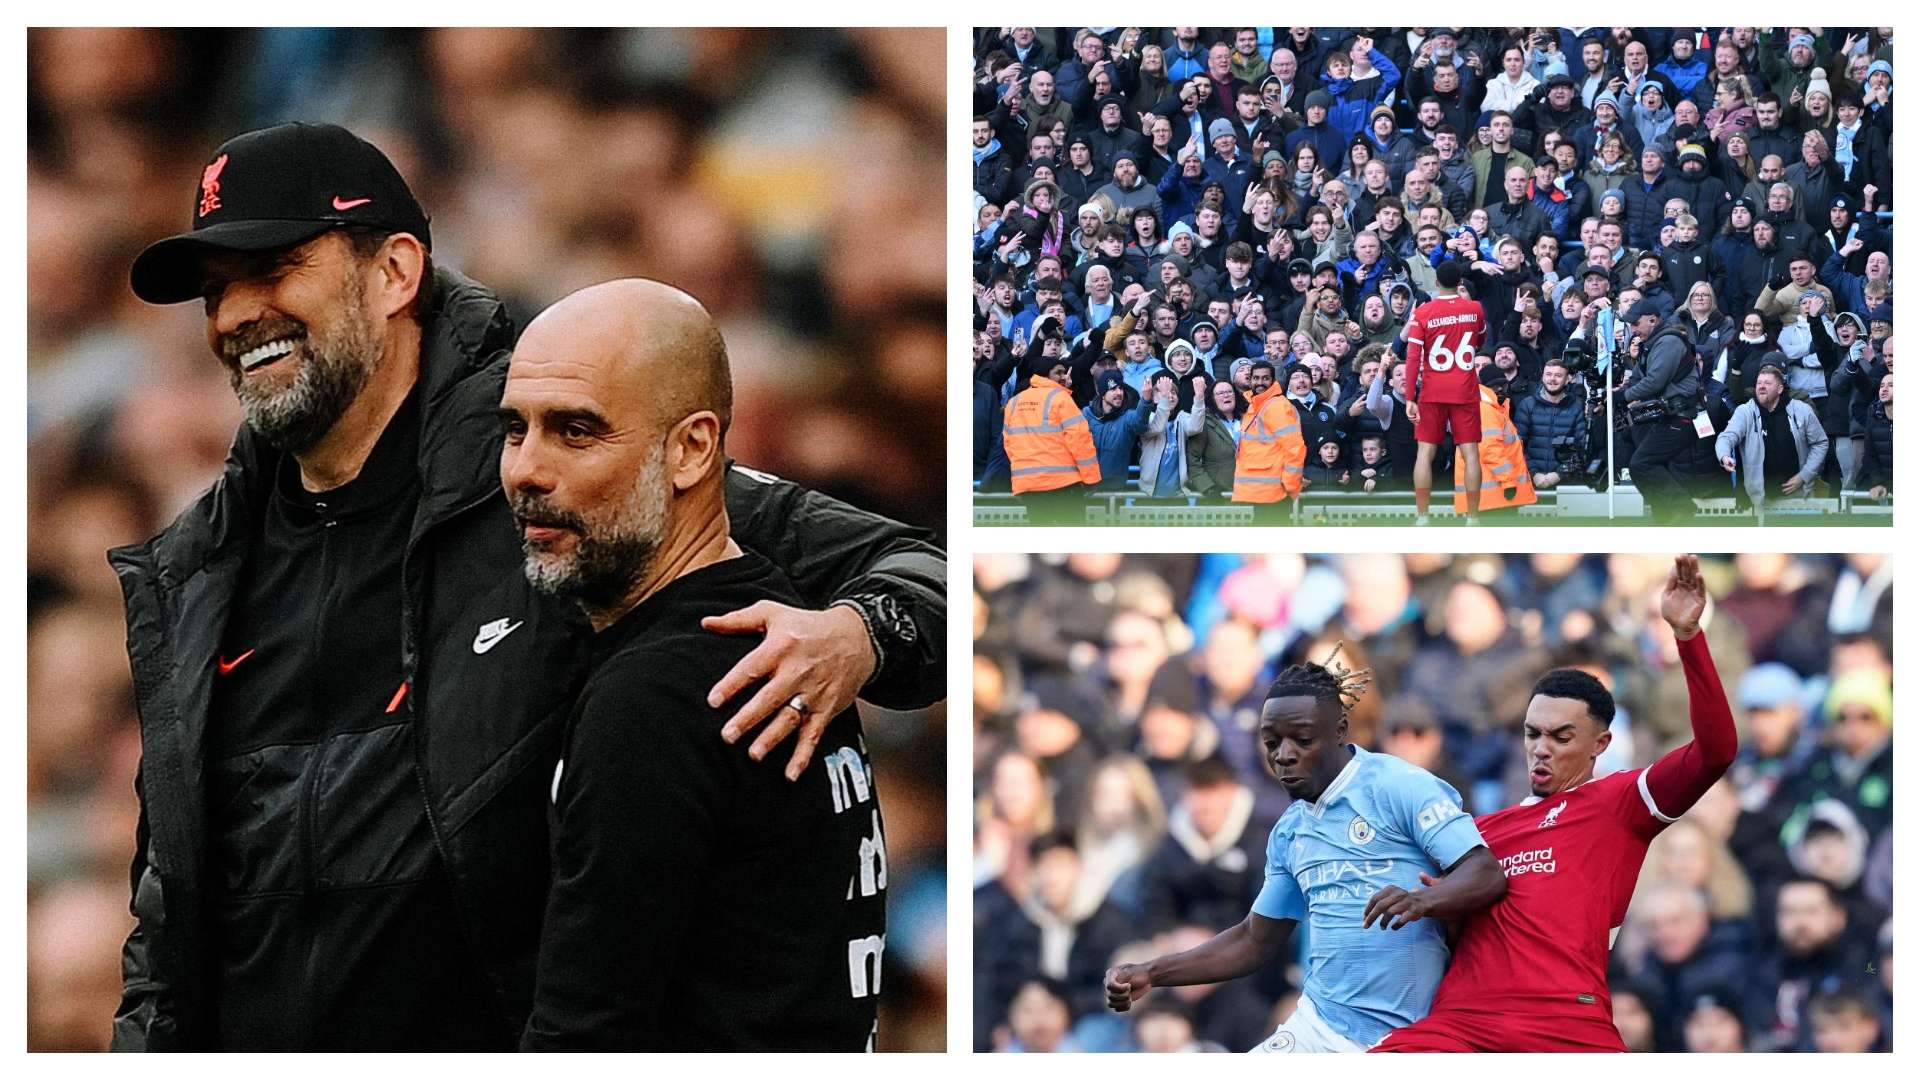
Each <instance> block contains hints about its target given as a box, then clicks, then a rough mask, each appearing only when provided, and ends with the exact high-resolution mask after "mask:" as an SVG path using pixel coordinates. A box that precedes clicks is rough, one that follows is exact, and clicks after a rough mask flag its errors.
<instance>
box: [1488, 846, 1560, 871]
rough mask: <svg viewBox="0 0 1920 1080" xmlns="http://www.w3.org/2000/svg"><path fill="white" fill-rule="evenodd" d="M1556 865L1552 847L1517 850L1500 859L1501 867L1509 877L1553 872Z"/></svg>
mask: <svg viewBox="0 0 1920 1080" xmlns="http://www.w3.org/2000/svg"><path fill="white" fill-rule="evenodd" d="M1556 865H1558V864H1557V862H1556V860H1555V859H1554V857H1553V849H1552V848H1550V847H1543V848H1533V849H1531V850H1528V851H1516V852H1514V853H1513V854H1511V855H1509V856H1507V857H1506V858H1504V859H1501V860H1500V869H1501V870H1502V871H1504V872H1505V873H1506V875H1507V876H1508V877H1519V876H1520V875H1521V874H1551V873H1553V871H1554V868H1555V866H1556Z"/></svg>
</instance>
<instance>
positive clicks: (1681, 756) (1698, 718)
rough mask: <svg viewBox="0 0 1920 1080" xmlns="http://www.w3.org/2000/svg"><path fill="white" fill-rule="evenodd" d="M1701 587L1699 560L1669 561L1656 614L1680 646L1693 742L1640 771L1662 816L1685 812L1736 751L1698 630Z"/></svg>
mask: <svg viewBox="0 0 1920 1080" xmlns="http://www.w3.org/2000/svg"><path fill="white" fill-rule="evenodd" d="M1706 606H1707V590H1706V585H1705V584H1704V583H1703V582H1702V581H1701V579H1700V559H1699V557H1698V556H1695V555H1682V556H1680V557H1678V558H1676V559H1675V560H1674V562H1673V570H1672V571H1671V572H1670V573H1669V574H1668V576H1667V588H1666V591H1665V592H1663V593H1662V594H1661V596H1660V614H1661V615H1662V616H1663V617H1664V618H1665V619H1666V620H1667V623H1668V625H1670V626H1672V627H1673V636H1674V639H1675V640H1676V641H1677V642H1678V643H1679V646H1680V666H1681V669H1682V670H1683V671H1685V672H1686V676H1687V713H1688V716H1689V717H1690V719H1691V720H1692V723H1693V741H1691V742H1689V743H1687V744H1686V745H1685V746H1680V747H1676V748H1674V749H1673V750H1670V751H1668V752H1667V754H1666V755H1665V756H1663V757H1662V758H1660V760H1658V761H1656V762H1654V763H1653V764H1652V765H1649V766H1647V768H1646V770H1645V771H1644V772H1643V773H1642V774H1641V776H1640V782H1641V784H1642V786H1643V787H1644V788H1645V791H1644V794H1646V795H1647V796H1648V797H1649V798H1650V800H1651V805H1650V806H1649V809H1650V810H1652V811H1653V813H1654V815H1655V816H1656V817H1659V818H1660V819H1661V820H1663V821H1673V820H1674V819H1676V818H1678V817H1679V816H1680V815H1681V814H1684V813H1686V812H1687V810H1688V809H1690V808H1691V807H1692V806H1693V804H1694V803H1696V802H1698V801H1699V800H1700V796H1702V795H1705V794H1706V793H1707V789H1708V788H1710V787H1712V786H1713V785H1714V782H1715V781H1716V780H1719V779H1720V777H1721V776H1722V775H1723V774H1724V773H1725V772H1726V771H1727V767H1728V766H1730V765H1732V764H1733V755H1734V753H1735V752H1736V751H1737V750H1739V748H1740V747H1739V739H1738V737H1737V736H1736V734H1735V733H1734V728H1733V710H1732V709H1731V708H1729V707H1728V705H1727V692H1726V690H1725V689H1724V688H1722V687H1721V685H1720V673H1719V672H1718V671H1716V670H1714V666H1713V656H1712V654H1711V653H1709V652H1708V651H1707V639H1706V637H1705V635H1703V634H1702V633H1701V632H1700V617H1701V615H1703V614H1704V613H1705V612H1706Z"/></svg>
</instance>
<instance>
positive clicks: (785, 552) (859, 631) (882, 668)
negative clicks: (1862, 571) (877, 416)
mask: <svg viewBox="0 0 1920 1080" xmlns="http://www.w3.org/2000/svg"><path fill="white" fill-rule="evenodd" d="M727 513H728V514H729V516H730V517H731V519H732V525H733V536H734V538H735V539H736V540H738V541H739V542H740V543H741V544H742V545H743V546H746V547H749V548H752V549H753V550H755V551H757V552H759V553H760V554H761V555H763V556H765V557H766V558H767V559H768V560H770V561H771V562H773V564H774V565H776V566H778V567H779V568H780V569H781V570H782V571H783V572H785V574H786V575H787V577H788V578H789V579H790V580H791V581H792V582H793V584H794V587H795V588H796V589H798V590H799V592H800V594H801V595H802V596H804V597H805V598H806V599H807V601H808V603H810V604H816V605H820V606H821V607H822V608H824V609H825V610H820V611H803V610H799V609H796V608H790V607H787V606H785V605H782V604H775V603H771V602H768V601H762V602H761V603H758V604H754V605H752V606H751V607H748V608H745V609H743V610H741V611H737V612H732V613H730V614H728V615H724V616H720V617H717V618H711V619H707V620H706V621H705V622H704V623H703V624H702V625H704V626H705V627H706V628H707V629H709V630H713V631H716V632H719V633H747V634H764V635H765V636H766V640H765V641H763V642H762V643H761V644H760V646H759V647H758V648H756V649H754V650H753V651H752V652H750V653H748V654H747V655H746V657H745V658H743V659H742V660H741V661H740V663H739V664H737V665H735V667H734V669H733V670H732V671H729V672H728V673H727V675H726V677H725V678H723V679H721V680H720V682H719V683H717V684H716V685H715V686H714V688H713V695H712V697H711V698H710V699H709V700H710V701H711V702H712V703H713V704H715V705H719V704H720V703H722V702H725V701H727V700H730V699H732V698H734V697H735V696H736V695H738V694H739V693H740V692H741V691H743V690H745V689H746V688H747V687H749V686H751V685H753V684H754V683H756V682H759V681H760V680H762V679H765V680H766V683H765V685H763V686H762V687H761V689H760V691H759V692H758V693H756V694H755V695H754V696H753V698H752V699H751V700H749V701H748V702H746V703H745V705H744V706H743V707H742V708H741V709H740V710H739V711H738V712H736V713H735V714H734V716H733V718H732V719H730V720H728V721H727V726H726V727H725V728H724V729H723V730H722V735H723V737H725V738H726V739H727V741H729V742H732V741H734V740H736V739H738V738H740V737H741V736H742V735H743V734H745V733H746V732H748V731H751V730H752V729H753V728H754V727H756V726H758V725H759V724H760V723H762V722H763V721H766V720H767V719H768V718H769V717H772V718H773V723H771V724H770V725H769V726H768V728H767V730H766V731H764V732H762V733H761V735H760V737H759V738H758V739H756V740H755V741H754V745H753V754H754V757H755V758H756V759H759V758H762V757H765V756H766V754H767V753H768V752H769V751H771V750H772V748H773V747H774V746H777V745H778V744H779V743H780V742H781V741H782V740H784V739H785V738H786V737H787V736H788V735H789V734H792V733H793V731H794V730H795V729H798V728H803V730H801V735H800V739H799V742H798V744H797V745H796V747H795V749H794V754H793V759H792V761H791V762H790V763H789V765H788V768H787V775H788V776H789V777H795V776H798V775H799V774H800V772H801V770H803V769H805V768H806V765H807V761H808V760H809V759H810V758H811V757H812V754H813V746H814V744H815V743H817V742H818V741H819V739H820V736H821V735H822V734H824V733H825V731H826V727H827V724H828V723H829V722H830V721H831V720H832V719H833V717H834V716H836V715H838V714H839V713H840V712H841V711H843V710H844V709H845V708H846V707H847V706H848V705H849V704H851V703H852V702H853V699H854V697H855V696H856V695H857V696H860V697H863V698H865V699H866V700H868V701H871V702H873V703H874V704H876V705H880V706H884V707H886V708H891V709H916V708H924V707H925V706H928V705H931V704H933V703H934V702H936V701H939V700H940V699H941V698H942V697H944V696H946V623H947V601H946V588H947V586H946V578H947V560H946V553H945V552H944V551H942V550H941V549H940V547H939V546H938V545H936V544H934V543H933V541H932V538H931V535H930V534H929V533H928V532H927V531H926V530H923V529H915V528H911V527H909V526H906V525H902V524H900V523H899V522H897V521H893V520H890V519H888V518H884V517H881V516H880V515H878V514H874V513H870V512H868V511H865V510H861V509H859V508H857V507H854V506H850V505H848V504H846V503H843V502H841V501H839V500H838V499H833V498H829V497H828V496H825V495H822V494H820V493H819V492H817V491H809V490H807V489H806V488H803V487H800V486H799V485H797V484H793V483H790V482H788V481H786V480H782V479H780V478H778V477H774V476H769V475H767V474H765V473H760V472H754V471H752V470H750V469H744V468H741V467H740V466H738V465H732V466H730V467H729V468H728V469H727ZM796 694H798V695H803V696H804V698H805V700H806V702H807V704H808V706H809V712H808V715H807V717H806V721H805V724H804V726H803V725H802V723H801V720H802V718H801V715H800V714H799V712H797V711H796V710H794V709H788V708H785V707H784V706H785V705H786V703H787V702H789V701H790V700H792V699H793V698H794V696H795V695H796Z"/></svg>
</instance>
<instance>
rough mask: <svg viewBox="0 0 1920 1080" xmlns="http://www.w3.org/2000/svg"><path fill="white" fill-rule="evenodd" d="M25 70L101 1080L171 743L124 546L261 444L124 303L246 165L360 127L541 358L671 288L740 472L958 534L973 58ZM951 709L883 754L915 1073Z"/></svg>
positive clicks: (491, 37) (717, 38)
mask: <svg viewBox="0 0 1920 1080" xmlns="http://www.w3.org/2000/svg"><path fill="white" fill-rule="evenodd" d="M27 45H28V49H27V68H28V97H27V118H28V125H27V126H28V131H27V141H28V146H27V194H28V215H27V237H28V268H27V287H28V294H27V362H28V394H29V400H28V408H27V430H28V440H29V442H28V474H29V475H28V492H27V508H28V520H29V522H30V527H29V529H28V537H29V540H28V556H27V575H28V578H27V580H28V658H27V663H28V687H27V693H28V723H27V750H28V755H27V790H28V821H29V866H28V922H29V928H28V934H29V939H28V940H29V944H28V1002H29V1005H28V1024H27V1041H28V1046H29V1048H30V1049H36V1050H51V1049H101V1048H104V1047H105V1045H106V1041H107V1035H108V1024H109V1021H110V1019H111V1017H112V1015H113V1011H114V1008H115V1006H116V1004H117V1003H118V1000H119V987H120V975H119V952H120V945H121V942H122V941H123V940H124V938H125V935H126V932H127V930H128V929H129V928H130V926H131V918H130V916H129V915H128V913H127V902H128V883H127V866H128V864H129V861H130V859H131V857H132V849H133V836H134V824H135V815H136V812H137V807H136V805H135V801H134V797H133V777H134V770H135V767H136V765H137V763H138V760H139V754H140V743H139V733H138V729H137V722H136V718H135V716H134V712H133V699H132V694H131V689H130V676H129V673H128V669H127V665H126V660H125V656H126V650H125V629H124V624H123V623H122V620H121V615H120V600H119V587H118V584H117V582H116V581H115V579H114V576H113V574H112V572H111V571H110V570H109V569H108V567H107V562H106V557H105V552H106V550H107V549H108V548H109V547H113V546H116V545H120V544H126V543H132V542H135V541H139V540H142V539H144V538H146V537H148V536H150V535H152V534H153V533H154V532H156V531H158V530H159V528H160V527H161V526H162V525H164V524H165V523H166V522H167V521H169V520H171V518H172V517H173V516H174V514H176V513H177V512H178V511H179V510H180V509H181V508H182V507H183V506H185V505H186V504H187V503H188V502H190V501H191V500H192V499H193V498H194V497H195V496H197V495H198V494H199V493H200V492H201V491H202V490H204V489H205V488H206V486H207V485H208V484H209V483H210V482H211V481H212V480H213V478H214V477H216V476H217V475H218V474H219V471H220V468H221V464H222V462H223V461H224V460H225V457H226V453H227V448H228V446H229V444H230V443H231V441H232V437H233V432H234V429H235V427H236V425H237V424H238V422H239V418H240V411H239V408H238V406H237V405H236V403H235V401H234V396H233V393H232V391H231V390H230V389H229V387H228V385H227V376H226V374H225V372H224V371H223V370H222V368H221V366H220V365H219V364H218V363H217V362H215V361H214V359H213V357H212V356H211V355H210V354H209V352H208V349H207V345H206V339H205V333H204V315H203V313H202V312H201V311H200V309H199V307H198V306H197V305H193V304H182V305H176V306H172V307H153V306H149V305H147V304H143V303H141V302H140V301H138V300H136V299H135V298H134V296H133V294H132V292H131V291H130V290H129V288H128V285H127V269H128V266H129V265H130V264H131V262H132V260H133V257H134V255H135V254H137V253H138V252H139V251H140V250H141V248H142V247H144V246H145V245H146V244H148V243H150V242H152V241H153V240H156V239H158V238H160V237H162V236H166V235H169V234H172V233H174V232H177V231H179V230H180V229H181V228H182V227H183V226H185V225H186V224H187V223H188V221H189V213H190V207H191V205H192V200H193V197H194V193H195V191H196V187H195V185H196V183H197V181H198V178H199V175H200V171H201V169H202V167H203V166H204V165H205V163H206V159H207V157H208V156H209V154H210V153H211V151H212V150H213V148H214V147H215V146H217V145H219V144H220V143H221V142H223V141H225V140H226V139H228V138H230V137H232V136H233V135H236V134H239V133H240V132H243V131H248V130H252V129H255V128H259V127H264V126H267V125H269V124H274V123H278V122H281V121H284V120H290V119H303V120H322V121H331V122H334V123H339V124H343V125H345V126H347V127H349V128H351V129H352V130H354V131H356V132H357V133H359V134H361V135H362V136H364V137H366V138H368V139H369V140H370V141H372V142H373V143H375V144H376V145H377V146H379V147H380V148H381V149H382V150H383V151H385V152H386V153H387V154H388V156H390V157H391V158H392V159H393V160H394V161H395V163H396V164H397V165H398V166H399V167H400V170H401V172H402V174H403V175H405V176H406V178H407V179H408V182H409V183H410V185H411V186H412V188H413V190H414V192H415V194H416V195H417V196H418V197H419V199H420V202H421V204H422V205H423V206H425V207H426V209H427V212H428V213H429V215H431V217H432V219H433V233H434V241H435V249H434V257H435V259H436V260H437V261H439V262H440V263H441V264H443V265H447V266H451V267H453V268H455V269H458V270H460V271H462V272H464V273H466V274H467V275H468V276H470V277H473V278H475V279H477V280H479V281H480V282H482V283H484V284H487V285H489V286H491V287H492V288H493V289H495V290H496V291H497V292H498V293H499V294H500V295H501V296H502V297H503V298H504V299H505V300H506V301H507V303H508V307H509V309H510V311H511V312H512V313H513V315H514V317H515V319H516V320H517V321H518V322H519V323H520V325H522V326H524V325H525V324H526V322H527V321H529V320H531V319H532V318H533V316H535V315H536V314H538V313H539V312H540V311H541V310H542V309H543V308H544V307H545V306H546V305H548V304H550V303H552V302H553V301H554V300H556V299H558V298H560V297H561V296H563V295H565V294H567V293H569V292H571V291H573V290H575V289H578V288H581V287H583V286H586V285H589V284H592V283H595V282H598V281H602V280H606V279H609V278H614V277H622V276H635V275H638V276H645V277H654V278H659V279H663V280H666V281H668V282H671V283H673V284H675V285H678V286H680V287H681V288H684V289H686V290H687V291H689V292H691V293H692V294H694V295H695V296H697V297H699V298H700V299H701V300H702V301H703V302H704V303H705V304H706V305H707V307H708V308H709V309H711V310H712V311H713V312H714V314H715V315H716V317H718V319H719V320H720V323H721V327H722V331H723V333H724V334H725V336H726V340H727V345H728V349H729V352H730V354H731V358H732V362H733V376H734V381H735V411H734V421H735V422H734V425H733V429H732V433H731V437H730V439H729V446H728V449H729V451H730V452H731V453H732V455H733V456H734V457H735V458H736V459H738V460H740V461H741V462H743V463H745V464H748V465H751V466H754V467H756V468H760V469H764V470H767V471H771V472H775V473H778V474H781V475H783V476H786V477H788V478H791V479H793V480H796V481H798V482H800V483H803V484H806V485H809V486H811V487H814V488H816V489H819V490H822V491H825V492H827V493H829V494H832V495H835V496H837V497H839V498H843V499H846V500H848V501H850V502H853V503H856V504H858V505H860V506H863V507H866V508H869V509H872V510H876V511H879V512H881V513H885V514H889V515H891V516H894V517H897V518H899V519H901V520H904V521H907V522H910V523H913V524H917V525H923V526H927V527H930V528H933V529H936V530H942V531H944V513H943V509H944V502H945V500H944V495H943V484H942V482H941V477H942V476H943V474H944V462H945V439H944V430H945V409H944V405H943V402H944V394H943V391H942V386H941V381H942V380H941V372H942V369H943V363H942V355H941V350H942V348H943V345H944V342H945V327H944V325H943V319H944V311H945V303H944V299H943V292H942V290H943V286H944V277H945V260H944V252H945V234H944V231H943V225H944V214H943V212H942V211H943V207H944V205H945V201H944V193H945V176H944V173H943V172H942V168H943V164H944V160H945V155H944V154H943V152H942V149H941V140H942V134H941V132H942V128H941V121H942V119H943V117H944V111H943V110H944V104H945V83H944V80H945V59H944V58H945V34H944V32H942V31H940V30H917V29H864V30H863V29H848V30H838V29H829V30H753V29H722V30H702V29H671V30H643V29H629V30H569V31H543V30H529V29H508V30H490V29H458V30H426V31H406V30H314V29H294V28H282V29H270V30H239V31H185V30H144V29H59V30H33V31H30V32H29V34H28V42H27ZM944 726H945V713H944V708H935V709H933V710H929V711H927V712H925V713H920V714H911V715H888V716H886V717H881V718H877V719H871V720H870V721H869V723H868V726H867V731H868V737H869V740H870V743H871V745H872V747H873V749H874V759H875V765H876V768H877V769H878V770H879V772H880V774H881V776H880V779H879V785H880V790H881V791H882V792H883V793H884V796H883V799H884V801H885V804H886V808H885V812H886V815H887V832H888V837H889V841H890V843H889V847H890V849H891V850H890V852H889V855H890V858H889V862H890V869H891V871H892V876H891V881H892V887H891V888H890V889H889V896H890V899H891V904H892V911H891V912H890V914H889V933H888V949H887V964H888V970H887V973H886V975H885V986H886V988H887V990H886V995H885V997H884V999H883V1004H882V1016H881V1026H880V1032H881V1048H882V1049H941V1048H943V1047H944V1045H945V996H946V978H945V934H946V920H945V908H946V904H945V891H946V886H945V866H946V856H945V850H944V845H945V834H944V831H943V821H944V807H943V802H942V794H943V792H944V788H945V785H944V759H945V755H944V745H945V741H944V734H943V729H944Z"/></svg>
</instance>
